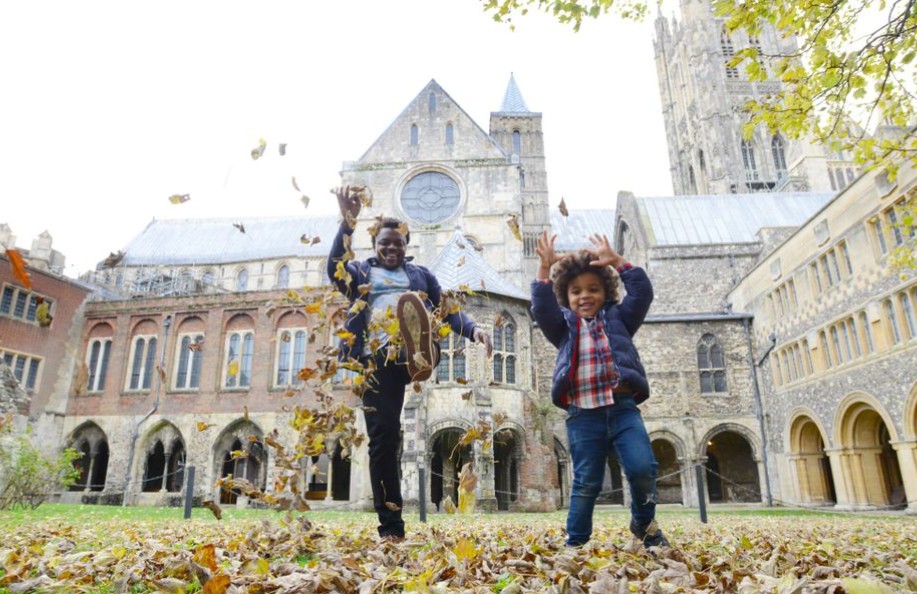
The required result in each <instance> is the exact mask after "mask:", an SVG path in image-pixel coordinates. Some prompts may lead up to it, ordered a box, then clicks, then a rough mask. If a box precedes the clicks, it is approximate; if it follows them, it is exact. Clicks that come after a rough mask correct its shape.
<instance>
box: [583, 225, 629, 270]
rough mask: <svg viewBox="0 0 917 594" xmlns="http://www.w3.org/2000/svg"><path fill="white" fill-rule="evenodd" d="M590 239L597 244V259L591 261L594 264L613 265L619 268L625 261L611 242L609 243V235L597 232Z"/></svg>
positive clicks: (593, 243)
mask: <svg viewBox="0 0 917 594" xmlns="http://www.w3.org/2000/svg"><path fill="white" fill-rule="evenodd" d="M589 241H590V242H592V245H594V246H595V256H596V259H595V260H593V261H592V262H590V263H589V264H591V265H592V266H611V267H612V268H617V267H618V266H620V265H621V264H623V263H624V258H622V257H621V256H620V255H619V254H618V252H616V251H614V249H612V247H611V244H609V243H608V237H607V236H605V235H599V234H598V233H596V234H595V235H593V236H592V237H590V238H589Z"/></svg>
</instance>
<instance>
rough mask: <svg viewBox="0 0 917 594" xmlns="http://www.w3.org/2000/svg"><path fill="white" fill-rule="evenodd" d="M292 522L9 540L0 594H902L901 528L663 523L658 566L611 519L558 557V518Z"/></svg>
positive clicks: (44, 529)
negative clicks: (400, 529) (391, 532)
mask: <svg viewBox="0 0 917 594" xmlns="http://www.w3.org/2000/svg"><path fill="white" fill-rule="evenodd" d="M307 518H308V516H306V515H300V516H292V515H290V514H287V515H285V516H281V515H278V516H276V519H274V520H263V521H260V522H259V521H253V520H245V521H233V522H230V523H227V522H222V523H217V522H213V521H198V520H195V521H189V522H182V521H179V520H176V521H174V522H158V523H154V522H131V521H125V520H117V521H115V520H110V521H107V522H94V523H91V524H88V525H87V524H80V525H73V524H67V523H61V522H59V521H58V522H53V521H46V522H44V523H38V524H36V525H30V526H28V528H27V529H26V528H25V527H18V528H17V529H10V530H7V532H8V533H7V534H0V538H2V541H0V542H2V544H0V592H4V593H5V592H7V591H8V592H130V593H136V592H171V593H181V592H188V593H189V594H190V593H193V592H204V593H207V594H212V593H242V592H245V593H262V592H264V593H273V592H358V593H361V594H368V593H370V592H401V591H404V592H429V593H435V592H473V593H484V592H487V593H494V592H498V593H502V594H517V593H519V592H557V593H561V592H567V593H571V594H572V593H578V592H584V593H612V594H617V593H628V592H652V593H670V592H738V593H741V594H755V593H759V592H760V593H764V592H774V593H779V594H804V593H809V592H812V593H816V592H826V593H835V594H841V593H843V592H848V593H851V594H864V593H873V592H917V570H915V563H917V522H915V521H914V520H913V519H911V518H890V519H874V518H861V517H854V518H851V517H840V516H838V517H814V516H801V517H771V516H719V515H717V516H715V517H714V518H713V520H712V522H711V523H710V524H709V525H703V524H700V523H699V522H698V521H697V520H696V519H695V518H694V517H692V516H689V515H684V514H677V515H668V514H667V515H664V516H663V517H662V523H663V525H664V527H665V530H666V532H667V534H668V536H669V539H670V540H671V541H672V542H673V544H674V545H675V546H674V547H673V548H672V549H671V550H669V551H663V552H660V554H659V556H653V555H650V554H648V553H646V552H645V551H642V550H633V549H632V547H631V546H630V542H629V539H628V538H627V533H626V527H625V526H626V524H625V522H626V519H625V517H624V516H623V515H620V514H613V515H603V514H599V515H598V516H597V518H596V519H597V521H596V531H595V535H594V538H593V540H592V542H591V543H590V544H589V545H587V546H586V547H584V548H582V549H573V550H571V549H565V548H564V546H563V532H562V530H561V523H562V519H561V516H560V515H558V514H550V515H545V516H537V515H533V516H526V517H524V518H520V517H519V516H518V515H509V516H497V515H492V516H474V517H467V516H466V517H463V518H457V517H455V516H449V517H444V516H436V517H434V519H433V521H432V522H431V523H430V524H419V523H416V522H415V523H411V524H409V529H408V538H407V540H406V541H405V542H402V543H388V542H385V543H380V542H379V540H378V538H377V537H376V536H375V529H374V524H373V521H372V520H373V517H372V516H371V515H370V514H352V515H350V516H348V518H349V519H348V520H346V521H345V520H340V521H336V520H330V521H323V522H321V523H313V522H310V521H309V520H308V519H307ZM354 518H356V519H354Z"/></svg>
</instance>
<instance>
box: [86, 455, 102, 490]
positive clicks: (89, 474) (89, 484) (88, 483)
mask: <svg viewBox="0 0 917 594" xmlns="http://www.w3.org/2000/svg"><path fill="white" fill-rule="evenodd" d="M97 455H98V453H97V452H90V453H89V466H88V467H87V468H86V484H85V485H84V486H83V492H84V493H88V492H89V491H92V471H93V469H94V468H95V465H96V456H97Z"/></svg>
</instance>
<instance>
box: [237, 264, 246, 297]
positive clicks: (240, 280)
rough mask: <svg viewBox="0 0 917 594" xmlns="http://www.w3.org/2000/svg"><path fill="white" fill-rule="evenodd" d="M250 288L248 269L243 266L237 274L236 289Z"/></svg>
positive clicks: (244, 289)
mask: <svg viewBox="0 0 917 594" xmlns="http://www.w3.org/2000/svg"><path fill="white" fill-rule="evenodd" d="M247 290H248V270H247V269H245V268H243V269H242V270H240V271H239V272H238V274H236V291H247Z"/></svg>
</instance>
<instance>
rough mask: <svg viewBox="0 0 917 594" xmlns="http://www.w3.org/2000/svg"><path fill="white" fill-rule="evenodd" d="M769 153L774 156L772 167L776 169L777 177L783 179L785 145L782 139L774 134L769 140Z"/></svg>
mask: <svg viewBox="0 0 917 594" xmlns="http://www.w3.org/2000/svg"><path fill="white" fill-rule="evenodd" d="M771 153H772V154H773V156H774V167H775V168H776V169H777V175H778V176H780V177H783V176H784V175H786V145H785V143H784V142H783V137H782V136H780V135H779V134H774V136H773V137H772V138H771Z"/></svg>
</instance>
